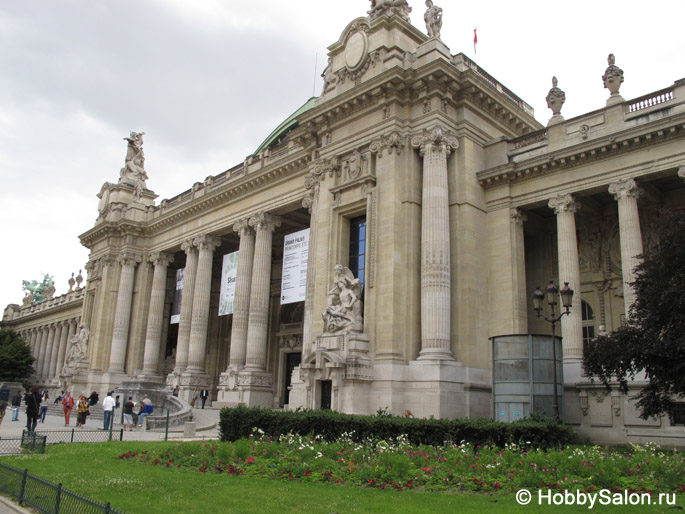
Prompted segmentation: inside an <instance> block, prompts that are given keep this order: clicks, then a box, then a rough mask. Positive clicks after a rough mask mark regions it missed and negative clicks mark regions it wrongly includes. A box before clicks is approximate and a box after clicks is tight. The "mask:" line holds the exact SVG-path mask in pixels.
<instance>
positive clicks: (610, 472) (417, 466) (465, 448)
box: [119, 430, 685, 494]
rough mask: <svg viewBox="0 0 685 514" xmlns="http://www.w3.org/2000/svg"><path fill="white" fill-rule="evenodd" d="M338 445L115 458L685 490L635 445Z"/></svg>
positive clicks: (224, 447) (197, 447) (362, 477)
mask: <svg viewBox="0 0 685 514" xmlns="http://www.w3.org/2000/svg"><path fill="white" fill-rule="evenodd" d="M355 439H356V438H355V437H354V434H345V435H343V436H341V437H340V438H338V439H337V440H336V441H332V442H324V441H323V439H322V438H321V437H312V438H310V437H302V436H299V435H293V434H287V435H283V436H281V437H279V438H277V439H273V438H271V437H270V436H267V435H266V434H264V433H263V432H262V431H261V430H256V431H255V434H254V435H252V436H250V437H249V438H248V439H241V440H238V441H236V442H234V443H225V442H209V443H175V444H165V445H161V446H158V447H157V448H159V449H158V450H155V451H143V452H128V453H125V454H123V455H120V456H119V458H120V459H129V460H134V461H139V462H145V463H147V464H149V465H152V466H164V467H179V468H191V469H196V470H197V471H199V472H201V473H220V474H228V475H242V474H244V475H247V476H255V477H264V478H271V479H277V480H297V481H302V482H332V483H337V484H344V485H351V486H366V487H375V488H381V489H388V488H392V489H396V490H399V491H401V490H407V489H422V490H431V491H439V490H445V491H478V492H495V491H507V492H513V491H516V490H518V489H521V488H535V489H537V488H549V489H552V490H560V491H561V490H565V489H568V490H578V491H586V492H592V491H595V490H599V489H610V490H612V491H617V492H620V491H624V490H626V491H628V492H647V493H650V494H651V492H653V491H655V492H683V487H684V486H683V482H685V479H683V477H685V459H684V458H683V457H682V456H681V454H680V453H678V452H677V451H668V452H666V451H661V450H658V449H657V448H656V447H654V446H650V445H646V446H637V445H633V446H631V447H629V448H623V449H610V450H607V449H603V448H600V447H598V446H573V447H571V446H569V447H566V448H564V449H560V450H547V451H544V450H540V449H535V448H533V447H532V445H531V444H526V443H525V442H524V443H523V444H507V445H505V446H504V447H503V448H498V447H493V446H482V447H481V446H479V445H475V446H474V445H471V444H469V443H460V444H448V445H441V446H427V445H423V446H417V445H412V444H410V443H409V442H408V440H407V438H406V437H404V436H401V437H399V438H397V439H396V440H367V441H364V442H356V441H355Z"/></svg>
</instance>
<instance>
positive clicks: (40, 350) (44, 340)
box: [35, 326, 50, 378]
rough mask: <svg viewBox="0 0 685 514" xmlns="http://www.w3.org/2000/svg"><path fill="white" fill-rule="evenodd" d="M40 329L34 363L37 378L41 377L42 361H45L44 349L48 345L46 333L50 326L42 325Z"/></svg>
mask: <svg viewBox="0 0 685 514" xmlns="http://www.w3.org/2000/svg"><path fill="white" fill-rule="evenodd" d="M40 331H41V336H40V346H39V347H38V354H37V355H36V363H35V370H36V377H37V378H43V363H44V362H45V350H46V348H47V346H48V334H49V332H50V328H49V327H48V326H44V327H41V328H40Z"/></svg>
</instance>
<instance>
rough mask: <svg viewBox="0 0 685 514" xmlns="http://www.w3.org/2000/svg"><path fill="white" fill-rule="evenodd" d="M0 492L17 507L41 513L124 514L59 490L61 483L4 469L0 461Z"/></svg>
mask: <svg viewBox="0 0 685 514" xmlns="http://www.w3.org/2000/svg"><path fill="white" fill-rule="evenodd" d="M0 491H2V492H3V493H5V494H8V495H10V496H12V497H14V498H16V499H17V500H18V501H19V505H28V506H30V507H33V508H34V509H36V510H38V511H40V512H44V513H45V514H58V513H60V512H64V513H69V514H90V513H94V514H99V513H102V512H104V513H112V514H124V511H121V510H117V509H114V508H113V507H112V506H111V505H110V504H109V502H108V503H106V504H104V505H103V504H101V503H97V502H94V501H93V500H89V499H88V498H86V497H84V496H80V495H78V494H76V493H72V492H70V491H67V490H66V489H63V488H62V484H57V485H55V484H53V483H51V482H48V481H47V480H43V479H42V478H39V477H37V476H35V475H32V474H31V473H29V472H28V470H26V469H25V470H24V471H21V470H19V469H16V468H13V467H11V466H7V465H5V464H3V463H1V462H0Z"/></svg>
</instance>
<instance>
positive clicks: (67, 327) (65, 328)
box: [55, 320, 74, 376]
mask: <svg viewBox="0 0 685 514" xmlns="http://www.w3.org/2000/svg"><path fill="white" fill-rule="evenodd" d="M72 325H73V322H72V321H71V320H67V321H63V322H62V334H61V337H60V340H59V350H58V352H57V366H56V368H55V375H56V376H59V374H60V373H61V372H62V368H63V367H64V359H65V358H66V354H67V343H68V342H69V340H70V339H71V336H72V335H73V334H74V330H73V328H72Z"/></svg>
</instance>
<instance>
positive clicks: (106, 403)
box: [102, 391, 116, 430]
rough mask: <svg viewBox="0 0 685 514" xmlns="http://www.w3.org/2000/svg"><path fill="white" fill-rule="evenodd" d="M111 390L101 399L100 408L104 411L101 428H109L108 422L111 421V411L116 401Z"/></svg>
mask: <svg viewBox="0 0 685 514" xmlns="http://www.w3.org/2000/svg"><path fill="white" fill-rule="evenodd" d="M113 392H114V391H110V392H108V393H107V396H106V397H105V399H104V400H102V410H103V411H104V415H105V417H104V428H103V430H109V423H110V421H112V411H113V410H114V405H116V401H115V400H114V398H113V397H112V393H113Z"/></svg>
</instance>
